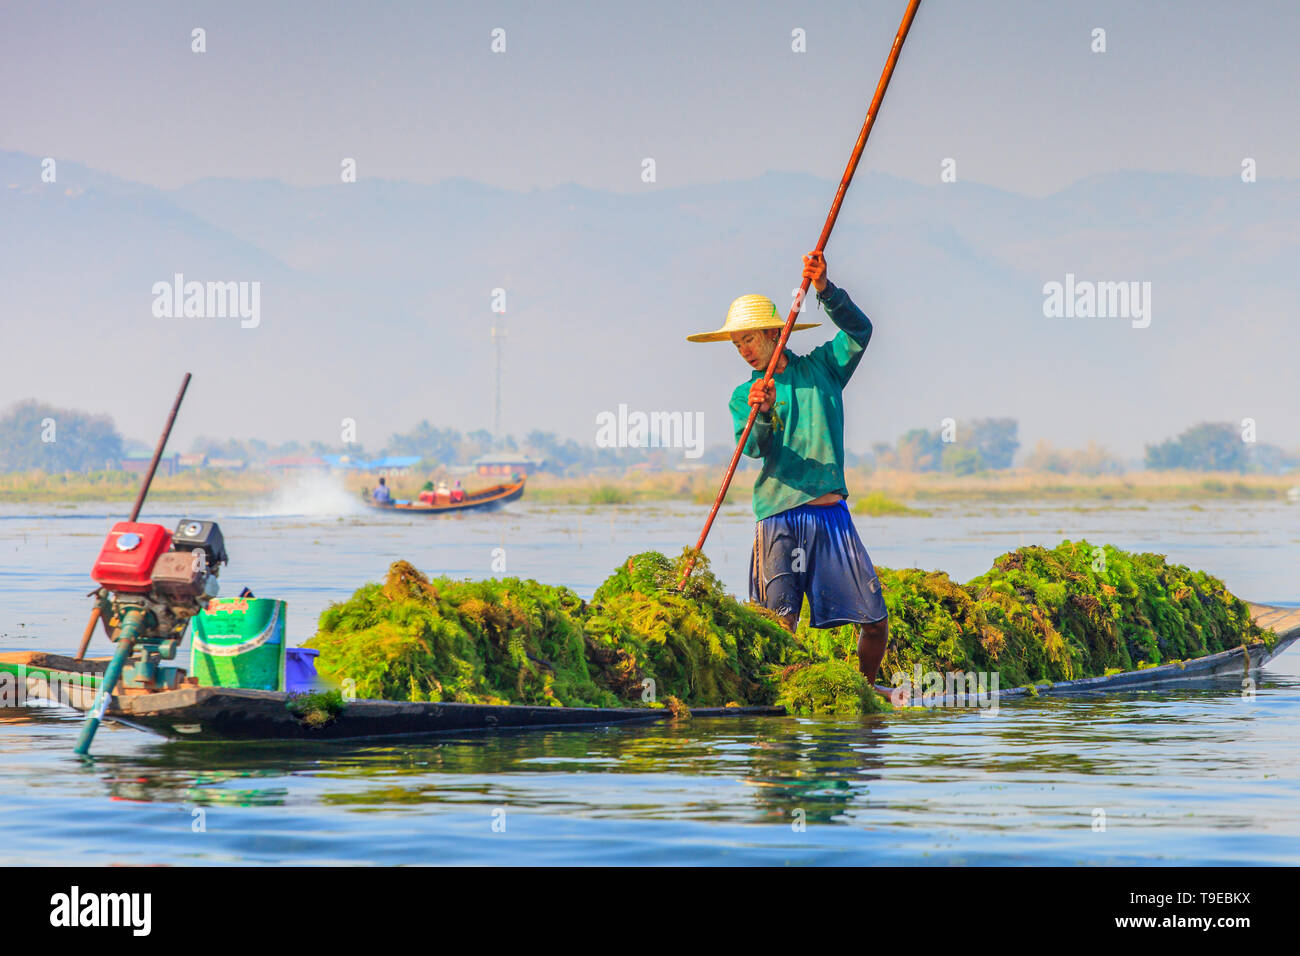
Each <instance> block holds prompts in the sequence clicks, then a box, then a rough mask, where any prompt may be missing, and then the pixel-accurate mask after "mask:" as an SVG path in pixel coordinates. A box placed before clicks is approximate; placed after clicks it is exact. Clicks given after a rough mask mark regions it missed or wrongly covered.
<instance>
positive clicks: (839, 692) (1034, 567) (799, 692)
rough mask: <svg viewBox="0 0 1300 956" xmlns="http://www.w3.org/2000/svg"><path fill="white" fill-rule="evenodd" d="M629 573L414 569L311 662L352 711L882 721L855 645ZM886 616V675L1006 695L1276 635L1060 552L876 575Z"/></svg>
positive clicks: (697, 574) (1114, 564) (1230, 599)
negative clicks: (600, 579)
mask: <svg viewBox="0 0 1300 956" xmlns="http://www.w3.org/2000/svg"><path fill="white" fill-rule="evenodd" d="M690 555H691V551H690V550H689V549H685V550H683V552H682V554H681V556H679V557H678V558H677V559H676V560H672V559H669V558H667V557H665V556H664V555H663V554H660V553H659V552H655V551H648V552H645V553H642V554H638V555H634V556H632V557H631V558H629V559H628V560H627V562H625V563H624V564H623V565H620V566H619V567H618V568H617V569H615V571H614V573H613V574H612V575H611V576H610V577H609V578H608V579H607V580H606V581H605V582H604V583H603V584H602V585H601V586H600V588H599V589H597V591H596V593H595V595H594V596H593V597H592V600H591V601H590V603H588V602H585V601H583V600H582V599H580V598H579V597H578V596H577V595H576V594H575V593H574V592H573V591H571V590H570V589H568V588H565V587H554V586H550V585H544V584H539V583H538V582H536V581H532V580H521V579H519V578H503V579H488V580H483V581H468V580H465V581H457V580H452V579H449V578H445V577H438V578H432V579H430V578H428V577H426V576H425V575H423V574H421V573H420V572H419V571H418V570H416V569H415V568H414V567H412V566H411V565H410V564H409V563H407V562H405V561H398V562H396V563H395V564H393V565H392V567H391V568H390V569H389V572H388V575H387V578H386V580H385V581H384V583H383V584H369V585H366V586H365V587H363V588H361V589H360V590H358V591H357V592H356V593H355V594H354V595H353V596H352V597H351V598H350V599H349V600H347V601H344V602H342V603H339V604H335V605H333V606H331V607H330V608H328V609H327V610H326V611H325V612H324V613H323V614H322V615H321V618H320V625H319V628H318V632H317V634H316V636H315V637H313V638H312V639H311V640H310V641H308V642H307V646H309V647H314V648H316V649H318V650H319V651H320V652H321V653H320V657H319V659H318V664H317V667H318V670H319V671H320V672H321V673H322V674H323V675H324V676H325V677H327V678H332V679H334V680H338V681H342V680H344V679H347V678H351V680H353V681H355V689H356V693H357V695H358V696H359V697H373V698H382V699H389V700H432V701H460V702H464V703H516V704H549V705H553V706H568V707H583V706H587V707H617V706H623V707H626V706H669V707H672V708H674V710H675V711H677V710H679V709H680V708H681V707H683V706H685V707H690V706H726V705H752V704H772V703H780V704H783V705H785V706H786V707H787V709H789V710H791V711H792V712H795V713H830V714H861V713H875V712H878V711H880V710H884V709H888V706H889V705H888V704H887V703H885V702H884V701H883V699H882V698H881V697H879V695H877V694H875V693H874V692H873V691H872V690H871V688H870V686H869V684H868V683H867V681H866V679H865V678H863V676H862V675H861V674H859V673H858V671H857V666H856V646H857V635H856V631H855V630H854V628H852V627H844V628H838V629H831V630H821V631H814V630H811V629H809V628H808V627H807V618H806V609H805V618H804V620H803V621H802V622H801V625H800V627H799V628H798V631H797V632H796V634H794V635H791V634H790V633H788V632H787V631H786V630H785V629H784V628H783V627H782V626H781V625H780V623H779V622H778V620H777V618H776V617H775V616H774V615H772V614H771V613H770V612H768V611H766V610H765V609H763V608H760V607H757V606H755V605H752V604H745V603H741V602H739V601H737V600H736V599H735V598H733V597H731V596H730V595H728V594H727V593H726V592H725V591H724V590H723V588H722V585H721V583H720V582H719V581H718V579H717V577H716V576H715V575H714V574H713V573H712V572H711V571H710V570H709V567H708V561H707V559H705V558H704V557H703V555H700V556H698V558H697V564H696V569H695V571H694V573H693V574H692V576H691V578H690V580H689V582H688V583H687V586H686V588H685V590H684V591H683V592H677V591H676V590H674V585H675V583H676V581H677V579H678V577H679V574H680V571H681V568H682V566H683V562H684V561H686V560H688V558H689V557H690ZM877 570H878V573H879V574H880V578H881V583H882V585H883V588H884V593H885V599H886V605H887V606H888V608H889V614H890V649H889V652H888V654H887V655H886V658H885V663H884V666H883V667H882V670H881V678H882V680H883V681H884V682H888V680H889V678H890V675H891V674H892V673H894V672H895V671H900V672H902V673H904V674H909V675H910V674H911V673H912V672H913V669H914V667H915V666H917V665H920V666H921V668H922V669H923V670H926V671H929V670H937V671H940V672H946V671H949V670H961V671H970V670H977V671H998V672H999V673H1000V674H1001V677H1000V683H1001V686H1003V687H1009V686H1016V685H1020V684H1030V683H1036V682H1039V681H1042V680H1052V681H1055V680H1066V679H1069V678H1071V677H1083V676H1091V675H1097V674H1103V673H1106V672H1108V671H1113V670H1115V669H1125V670H1127V669H1131V668H1133V667H1140V666H1146V665H1148V664H1156V663H1161V662H1165V661H1169V660H1172V659H1186V658H1191V657H1197V656H1201V655H1203V654H1207V653H1212V652H1214V651H1217V650H1223V649H1226V648H1228V647H1233V646H1236V645H1238V644H1241V643H1249V642H1251V641H1256V640H1260V639H1261V638H1262V637H1263V636H1264V632H1262V631H1261V630H1260V629H1259V628H1258V627H1257V626H1256V625H1255V624H1254V623H1253V622H1252V621H1251V617H1250V613H1249V609H1248V608H1247V606H1246V605H1245V603H1244V602H1242V601H1241V600H1239V599H1238V598H1236V597H1234V596H1233V595H1232V594H1230V593H1229V592H1228V591H1227V590H1226V588H1224V586H1223V583H1222V582H1221V581H1219V580H1218V579H1216V578H1213V577H1211V576H1209V575H1207V574H1204V573H1203V572H1199V571H1190V570H1188V569H1187V568H1185V567H1182V566H1179V565H1171V564H1168V563H1167V562H1166V561H1165V559H1164V558H1163V557H1162V556H1161V555H1154V554H1129V553H1126V552H1123V551H1120V550H1118V549H1115V548H1109V547H1107V548H1104V549H1097V548H1093V547H1092V546H1091V545H1089V544H1087V542H1079V543H1077V544H1076V543H1072V542H1069V541H1066V542H1063V543H1062V544H1061V545H1059V546H1058V547H1057V548H1055V549H1053V550H1047V549H1044V548H1038V547H1026V548H1020V549H1019V550H1017V551H1014V552H1011V553H1009V554H1006V555H1003V556H1002V557H1000V558H999V559H998V560H997V562H996V564H995V566H994V567H993V569H992V570H990V571H989V572H987V573H986V574H983V575H980V576H979V577H977V578H975V579H974V580H972V581H970V582H969V583H968V584H965V585H959V584H956V583H954V582H952V581H951V580H950V579H949V578H948V576H947V575H946V574H944V573H942V572H926V571H919V570H900V571H891V570H888V569H885V568H879V569H877Z"/></svg>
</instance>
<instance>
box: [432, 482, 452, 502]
mask: <svg viewBox="0 0 1300 956" xmlns="http://www.w3.org/2000/svg"><path fill="white" fill-rule="evenodd" d="M434 494H435V495H436V496H437V500H438V501H439V502H440V503H443V504H445V503H447V502H449V501H451V491H450V489H448V488H447V482H445V481H440V482H438V490H437V491H435V492H434Z"/></svg>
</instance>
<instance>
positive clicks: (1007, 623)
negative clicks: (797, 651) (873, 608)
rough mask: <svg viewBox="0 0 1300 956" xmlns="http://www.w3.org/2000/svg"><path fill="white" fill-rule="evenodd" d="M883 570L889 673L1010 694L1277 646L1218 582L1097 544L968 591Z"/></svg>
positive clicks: (850, 639) (851, 642) (847, 641)
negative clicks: (971, 682) (978, 683)
mask: <svg viewBox="0 0 1300 956" xmlns="http://www.w3.org/2000/svg"><path fill="white" fill-rule="evenodd" d="M876 570H877V573H878V574H879V575H880V582H881V585H882V588H883V591H884V595H885V605H886V607H887V608H888V610H889V632H890V641H889V650H888V651H887V653H886V655H885V660H884V663H883V665H882V667H881V674H882V676H884V677H885V678H888V677H889V676H890V675H892V674H893V673H894V672H896V671H899V672H902V673H903V674H911V673H913V672H914V669H915V668H916V667H917V666H918V665H919V666H920V668H921V670H922V671H923V672H925V671H939V672H949V671H961V672H967V671H981V672H989V673H992V672H998V673H999V674H1000V677H999V681H1000V685H1001V686H1002V687H1015V686H1022V685H1027V684H1036V683H1041V682H1043V681H1050V682H1053V683H1055V682H1059V681H1066V680H1073V679H1077V678H1081V677H1096V676H1101V675H1103V674H1107V673H1119V672H1121V671H1130V670H1137V669H1139V668H1140V667H1143V666H1151V665H1157V664H1161V663H1166V662H1168V661H1172V660H1190V659H1192V658H1197V657H1203V656H1205V655H1207V654H1213V653H1216V652H1218V651H1223V650H1228V649H1229V648H1232V647H1238V646H1240V645H1242V644H1250V643H1253V642H1255V641H1265V642H1269V641H1271V640H1272V639H1273V635H1272V634H1271V633H1270V632H1268V631H1265V630H1263V629H1261V628H1260V627H1259V626H1258V625H1256V624H1255V623H1254V621H1253V620H1252V618H1251V614H1250V608H1249V607H1248V606H1247V604H1246V602H1244V601H1242V600H1241V599H1240V598H1238V597H1236V596H1235V595H1233V594H1232V593H1231V592H1229V591H1228V590H1227V588H1226V587H1225V586H1224V584H1223V582H1222V581H1221V580H1219V579H1218V578H1216V577H1213V576H1212V575H1209V574H1206V573H1205V572H1203V571H1193V570H1191V569H1189V568H1187V567H1185V566H1183V565H1177V564H1170V563H1169V562H1168V561H1166V559H1165V557H1164V556H1163V555H1159V554H1150V553H1133V552H1126V551H1121V550H1120V549H1118V548H1114V547H1111V546H1109V545H1106V546H1104V547H1094V546H1093V545H1091V544H1089V543H1088V542H1087V541H1078V542H1072V541H1063V542H1062V543H1061V544H1059V545H1057V547H1055V548H1052V549H1048V548H1042V547H1037V546H1031V547H1023V548H1018V549H1017V550H1015V551H1012V552H1009V553H1007V554H1004V555H1002V556H1001V557H999V558H998V559H997V561H996V562H994V566H993V568H992V569H990V570H989V571H987V572H985V573H984V574H982V575H979V576H978V577H976V578H973V579H972V580H971V581H969V582H967V583H966V584H964V585H963V584H957V583H956V582H954V581H952V580H951V579H950V578H949V577H948V575H947V574H945V573H943V572H942V571H921V570H917V569H902V570H890V569H887V568H877V569H876ZM800 634H801V641H803V642H805V643H808V642H814V643H815V647H816V648H817V649H818V650H819V651H820V652H822V653H825V654H836V653H839V654H843V653H846V652H847V651H848V650H849V649H850V648H852V647H854V646H856V642H857V632H856V629H854V628H851V627H846V628H838V629H834V630H832V631H827V632H821V633H818V632H810V631H808V630H807V626H806V622H801V627H800ZM804 635H806V636H804ZM886 682H887V681H886Z"/></svg>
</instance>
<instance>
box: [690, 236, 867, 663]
mask: <svg viewBox="0 0 1300 956" xmlns="http://www.w3.org/2000/svg"><path fill="white" fill-rule="evenodd" d="M803 275H804V276H805V277H806V278H808V279H811V280H812V285H813V287H814V288H815V289H816V290H817V300H818V302H820V303H821V305H822V307H823V308H824V309H825V310H826V314H827V315H828V316H829V317H830V319H831V321H832V322H834V323H835V324H836V325H837V326H839V329H840V331H839V332H838V333H837V334H836V336H835V337H834V338H833V339H831V340H830V341H829V342H826V343H824V344H822V345H819V346H817V348H815V349H813V350H812V351H811V352H809V353H808V354H807V355H796V354H794V352H792V351H790V350H789V349H788V348H787V349H785V350H784V351H783V352H782V353H781V356H780V358H779V359H778V360H777V365H776V369H775V371H774V374H773V379H772V381H771V382H770V383H769V384H768V385H767V386H766V387H764V384H763V376H764V374H765V373H766V372H767V366H768V362H769V361H771V358H772V354H773V352H775V351H776V343H777V340H778V339H779V338H780V337H781V328H782V326H784V325H785V317H784V316H783V315H781V314H779V313H778V312H777V309H776V305H775V304H774V303H773V302H772V300H771V299H768V298H766V297H765V296H761V295H743V296H741V297H740V298H738V299H736V300H735V301H734V302H732V303H731V308H730V309H728V310H727V321H726V323H725V324H724V325H723V326H722V328H720V329H717V330H715V331H713V332H703V333H700V334H698V335H691V336H688V337H687V338H688V340H689V341H692V342H725V341H728V340H730V341H731V342H732V343H734V344H735V346H736V350H737V351H739V352H740V357H741V358H743V359H744V360H745V362H746V363H747V364H748V365H749V367H750V368H752V369H754V372H753V374H752V375H750V378H749V381H747V382H744V383H742V384H741V385H739V386H737V387H736V389H735V390H734V391H733V392H732V394H731V403H730V407H731V417H732V422H733V424H734V425H735V433H736V441H737V442H739V441H740V435H741V432H743V431H744V429H745V423H746V422H747V421H748V419H749V410H750V407H751V406H757V408H758V416H757V417H756V418H755V420H754V427H753V428H752V429H751V431H750V433H749V437H748V439H746V441H745V447H744V449H743V452H744V454H745V455H748V456H749V457H750V458H759V459H761V460H762V462H763V467H762V470H761V471H760V472H759V475H758V478H757V480H756V481H755V482H754V515H755V517H756V518H757V519H758V524H757V527H756V528H755V532H754V550H753V552H752V553H751V555H750V561H749V595H750V598H751V600H754V601H756V602H758V603H759V604H762V605H763V606H764V607H767V608H770V609H771V610H773V611H775V612H776V613H777V614H778V615H780V617H781V619H782V621H783V622H784V624H785V626H786V628H787V629H788V630H790V631H791V632H793V631H794V630H795V628H796V627H797V626H798V623H799V615H800V612H801V610H802V608H803V601H804V597H805V596H806V597H807V598H808V605H809V612H810V621H809V623H810V624H811V625H812V626H813V627H818V628H823V627H838V626H840V625H843V624H855V625H857V626H858V648H857V650H858V669H859V670H860V671H861V672H862V673H863V674H864V675H865V676H866V677H867V679H868V680H870V681H871V682H872V683H875V681H876V675H877V672H878V671H879V670H880V662H881V661H882V660H883V659H884V656H885V648H886V645H887V644H888V642H889V617H888V613H887V611H886V609H885V598H884V594H883V593H882V592H881V588H880V579H879V578H878V577H877V576H876V569H875V567H874V566H873V565H872V563H871V557H870V555H868V554H867V549H866V548H865V547H864V546H863V544H862V539H861V538H859V537H858V532H857V530H856V529H855V528H854V526H853V519H852V518H851V517H850V516H849V508H848V504H847V502H846V499H847V498H848V495H849V491H848V488H847V487H846V485H845V481H844V399H843V394H842V392H843V389H844V386H845V385H847V384H848V381H849V378H850V377H851V376H852V375H853V371H854V369H856V368H857V367H858V363H859V362H860V361H861V359H862V353H863V351H864V350H865V349H866V347H867V343H868V342H870V341H871V320H870V319H868V318H867V317H866V315H864V314H863V312H862V310H861V309H859V308H858V307H857V306H856V305H854V304H853V302H852V300H850V299H849V295H848V293H847V292H845V291H844V290H843V289H841V288H838V287H837V286H835V285H833V284H832V283H831V282H830V280H829V279H827V277H826V260H825V258H824V256H823V255H822V253H820V252H816V251H814V252H811V253H809V254H808V255H806V256H804V270H803ZM820 324H821V323H820V322H804V323H798V322H797V323H795V325H794V329H796V330H797V329H810V328H814V327H816V326H818V325H820Z"/></svg>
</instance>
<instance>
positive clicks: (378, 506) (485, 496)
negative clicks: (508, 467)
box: [362, 478, 528, 515]
mask: <svg viewBox="0 0 1300 956" xmlns="http://www.w3.org/2000/svg"><path fill="white" fill-rule="evenodd" d="M527 481H528V479H527V478H520V479H519V480H518V481H517V482H513V483H512V484H506V485H493V486H492V487H491V488H484V489H483V490H481V491H476V492H474V493H473V494H471V495H466V496H465V500H464V501H453V502H449V503H447V504H436V505H431V504H427V503H425V502H423V501H390V502H387V503H381V502H378V501H375V500H374V499H373V498H372V497H370V495H368V494H367V495H365V496H364V498H363V499H362V500H363V501H364V502H365V503H366V506H367V507H370V508H373V509H375V510H376V511H394V512H399V513H401V514H436V515H446V514H459V513H460V512H462V511H490V510H491V509H493V508H498V507H500V506H501V505H503V504H505V503H506V502H509V501H515V500H517V499H519V498H522V497H523V496H524V484H525V483H526V482H527Z"/></svg>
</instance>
